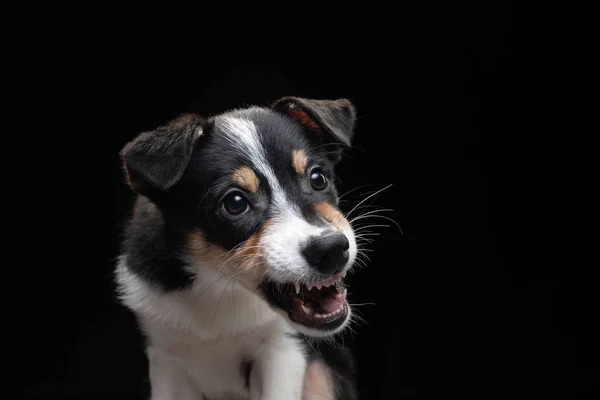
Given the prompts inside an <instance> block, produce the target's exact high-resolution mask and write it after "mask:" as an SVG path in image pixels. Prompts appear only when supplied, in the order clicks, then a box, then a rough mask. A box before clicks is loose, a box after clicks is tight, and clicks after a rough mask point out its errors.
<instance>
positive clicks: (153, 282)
mask: <svg viewBox="0 0 600 400" xmlns="http://www.w3.org/2000/svg"><path fill="white" fill-rule="evenodd" d="M355 118H356V113H355V110H354V107H353V105H352V104H351V103H350V102H349V101H348V100H346V99H340V100H335V101H331V100H311V99H302V98H296V97H286V98H282V99H280V100H278V101H276V102H275V103H274V104H272V105H271V106H270V107H250V108H247V109H238V110H233V111H230V112H227V113H224V114H221V115H218V116H215V117H212V118H209V119H203V118H201V117H200V116H197V115H185V116H182V117H180V118H178V119H176V120H174V121H172V122H170V123H169V124H167V125H166V126H162V127H159V128H158V129H156V130H155V131H152V132H145V133H142V134H140V135H139V136H137V137H136V138H135V139H134V140H133V141H131V142H130V143H128V144H127V145H125V147H124V148H123V150H122V151H121V156H122V159H123V164H124V170H125V175H126V178H127V182H128V184H129V185H130V186H131V188H132V189H133V190H134V191H135V192H136V193H137V195H138V196H137V200H136V203H135V206H134V210H133V216H132V217H131V219H130V220H129V222H128V225H127V227H126V229H125V233H124V240H123V248H122V254H121V256H120V258H119V262H118V265H117V268H116V278H117V282H118V286H119V292H120V298H121V299H122V302H123V303H124V304H125V305H126V306H127V307H129V308H130V309H131V310H133V312H134V313H135V314H136V316H137V319H138V321H139V324H140V327H141V329H142V331H143V332H144V334H145V336H146V340H147V357H148V360H149V369H150V371H149V374H150V383H151V396H152V399H153V400H163V399H164V400H166V399H169V400H188V399H204V400H234V399H235V400H238V399H240V400H241V399H250V400H259V399H260V400H301V399H304V400H334V399H344V400H348V399H350V400H352V399H355V398H356V396H357V395H356V390H355V385H354V381H353V376H354V375H353V374H354V372H353V370H354V368H353V361H352V357H351V356H350V355H349V354H348V352H347V351H346V350H344V349H343V348H341V347H340V346H339V345H337V344H335V343H334V342H332V341H331V340H325V341H323V340H318V341H317V343H313V341H314V339H312V340H310V339H311V338H329V339H331V338H332V337H334V336H335V335H336V334H338V333H339V332H342V330H343V329H344V328H345V327H346V326H347V325H348V323H349V321H350V319H351V316H352V309H351V307H350V305H349V304H348V302H347V301H346V294H347V291H346V288H345V286H344V283H343V281H342V279H343V278H344V276H345V275H346V273H347V272H348V271H349V269H350V268H351V267H352V265H353V263H354V262H355V259H356V256H357V242H356V238H355V234H354V232H353V229H352V227H351V226H350V224H349V222H348V221H347V220H346V218H345V217H344V215H343V214H342V213H341V212H340V211H339V210H338V208H337V207H336V205H337V202H338V197H337V196H338V195H337V192H336V188H335V186H334V179H335V175H334V166H335V164H336V163H337V162H338V161H339V159H340V155H341V151H342V150H343V149H344V147H346V146H349V145H350V143H351V139H352V136H353V131H354V124H355Z"/></svg>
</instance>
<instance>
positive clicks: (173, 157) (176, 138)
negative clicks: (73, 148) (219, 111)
mask: <svg viewBox="0 0 600 400" xmlns="http://www.w3.org/2000/svg"><path fill="white" fill-rule="evenodd" d="M322 108H324V106H323V105H321V106H320V108H319V109H322ZM313 112H316V111H313ZM320 113H321V114H323V112H320ZM228 115H231V116H234V117H235V116H237V117H244V118H247V119H250V120H252V121H253V122H254V124H255V125H256V126H257V128H258V129H259V131H260V132H261V137H262V143H261V144H262V146H263V148H264V150H265V152H266V156H267V159H268V162H269V163H270V164H271V165H272V167H273V170H274V171H275V173H276V175H277V178H278V180H279V182H280V183H281V185H282V186H283V189H284V190H285V191H286V192H287V194H288V198H289V199H294V201H295V203H296V204H297V205H298V207H299V208H300V209H301V210H302V212H303V214H304V217H305V218H306V219H307V220H308V221H309V222H311V223H319V221H320V220H319V218H317V215H316V212H315V210H314V208H313V207H312V204H313V203H315V202H320V201H323V202H329V203H331V204H336V203H337V192H336V189H335V186H334V185H333V181H334V165H335V162H334V161H332V160H331V158H330V157H329V154H330V153H329V152H328V148H327V146H321V141H319V140H318V139H315V138H313V137H311V136H310V135H309V134H307V132H306V128H305V127H304V126H303V125H301V124H299V123H298V122H297V121H295V120H294V119H293V118H291V117H290V116H288V115H285V114H282V113H279V112H273V111H269V110H268V109H264V108H251V109H247V110H239V111H234V112H231V113H229V114H228ZM321 118H325V117H323V116H321ZM328 118H329V119H332V117H328ZM342 128H344V129H346V127H345V126H342V125H339V124H338V125H336V127H335V128H334V127H333V126H332V125H330V126H329V127H328V128H327V129H332V130H334V131H339V130H341V129H342ZM200 132H201V134H200ZM346 136H347V137H348V138H349V137H350V136H351V134H346ZM295 149H302V150H304V151H306V152H307V154H308V155H309V159H310V160H311V161H310V164H311V165H314V166H319V168H321V169H322V170H323V172H324V173H325V175H326V176H327V178H328V180H329V181H330V184H329V186H328V187H327V189H326V190H323V191H321V192H314V191H313V190H311V189H310V183H309V182H308V180H304V181H300V182H298V178H297V173H296V172H295V171H294V168H293V166H292V163H291V162H290V157H291V154H292V151H293V150H295ZM121 154H122V157H123V160H124V164H125V168H126V171H127V174H128V177H129V183H130V185H131V187H132V188H133V189H134V190H135V191H137V192H138V193H139V194H140V196H141V200H140V201H138V204H137V206H136V208H135V211H134V215H133V218H132V220H131V221H130V223H129V225H128V228H127V230H126V240H125V241H124V249H123V250H124V253H125V254H127V257H128V260H127V261H128V264H129V265H130V266H131V268H132V270H134V271H135V272H136V273H138V274H139V275H140V276H142V277H143V278H144V279H147V280H149V281H150V282H152V283H153V284H155V285H156V286H159V287H161V288H162V289H164V290H177V289H183V288H186V287H188V286H189V284H190V283H191V281H192V279H193V276H191V275H190V274H189V272H187V271H185V269H184V264H183V261H182V260H181V255H182V253H183V252H185V246H186V243H185V237H186V235H187V234H188V233H189V232H191V231H192V230H194V229H199V230H200V231H202V232H203V233H204V234H205V235H206V239H207V240H208V242H210V243H214V244H217V245H219V246H220V247H221V248H223V249H225V250H230V249H232V248H233V247H234V246H236V245H238V244H239V243H241V242H242V241H244V240H246V239H248V238H249V237H250V236H251V235H252V234H254V233H256V232H257V231H258V230H259V229H260V228H261V227H262V226H263V225H264V223H265V222H266V221H267V220H268V219H269V218H271V217H272V215H271V210H270V203H269V199H270V196H271V188H269V186H268V185H267V184H266V181H265V180H264V179H263V180H261V186H260V189H259V191H258V192H257V193H247V196H248V197H250V199H249V200H250V201H251V202H252V203H253V205H254V208H255V209H256V210H258V211H260V212H254V213H252V214H251V215H248V216H246V217H244V218H231V216H229V215H227V214H226V213H224V212H223V210H222V208H221V201H222V199H223V197H224V196H225V195H226V194H227V193H228V191H229V190H230V188H231V187H232V185H233V182H232V181H231V179H230V178H231V175H232V173H233V171H235V170H236V169H237V168H239V167H240V166H242V165H250V161H249V160H247V159H246V158H245V156H244V155H243V154H240V152H239V151H238V150H237V149H236V148H235V147H233V146H232V145H231V144H230V143H228V142H227V141H226V140H225V139H224V135H223V132H222V131H221V128H220V127H219V124H218V123H215V119H209V120H208V121H204V120H202V119H201V118H200V117H198V116H186V117H184V118H182V119H179V120H176V121H174V122H173V123H171V124H168V125H167V126H164V127H160V128H158V129H157V130H156V131H154V132H148V133H143V134H141V135H140V136H138V137H137V138H136V139H134V140H133V141H132V142H130V143H128V144H127V145H126V146H125V148H124V149H123V151H122V153H121ZM260 178H261V177H260V175H259V179H260ZM144 197H147V198H148V199H150V201H151V203H152V204H153V205H152V204H150V203H149V202H148V201H147V200H144Z"/></svg>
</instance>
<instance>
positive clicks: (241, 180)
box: [231, 167, 258, 192]
mask: <svg viewBox="0 0 600 400" xmlns="http://www.w3.org/2000/svg"><path fill="white" fill-rule="evenodd" d="M231 179H232V180H233V181H234V182H235V183H237V184H238V185H240V186H241V187H242V188H244V189H246V190H248V191H250V192H256V191H257V190H258V177H257V176H256V174H255V173H254V171H252V169H251V168H249V167H241V168H238V169H236V170H235V171H234V172H233V175H232V177H231Z"/></svg>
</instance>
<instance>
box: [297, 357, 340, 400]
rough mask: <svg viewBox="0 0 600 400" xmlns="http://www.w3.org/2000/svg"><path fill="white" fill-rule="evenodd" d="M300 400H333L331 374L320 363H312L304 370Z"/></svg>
mask: <svg viewBox="0 0 600 400" xmlns="http://www.w3.org/2000/svg"><path fill="white" fill-rule="evenodd" d="M302 400H335V395H334V391H333V383H332V379H331V373H330V371H329V369H328V368H327V367H326V366H324V365H323V364H322V363H321V361H313V362H311V363H310V364H309V365H308V367H307V368H306V374H304V393H303V395H302Z"/></svg>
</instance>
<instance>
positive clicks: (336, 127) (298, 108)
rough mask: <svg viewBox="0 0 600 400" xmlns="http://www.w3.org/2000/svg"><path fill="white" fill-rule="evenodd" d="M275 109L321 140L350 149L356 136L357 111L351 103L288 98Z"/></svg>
mask: <svg viewBox="0 0 600 400" xmlns="http://www.w3.org/2000/svg"><path fill="white" fill-rule="evenodd" d="M273 109H274V110H276V111H279V112H282V113H284V114H287V115H289V116H290V117H292V118H294V119H295V120H296V121H297V122H298V123H300V124H301V125H302V126H304V127H305V128H306V129H308V130H309V131H311V132H314V134H316V135H317V137H319V138H320V139H321V140H325V141H332V140H333V141H334V142H337V143H340V144H343V145H346V146H350V143H351V142H352V137H353V136H354V123H355V121H356V111H355V110H354V106H353V105H352V103H351V102H350V101H349V100H348V99H338V100H312V99H303V98H299V97H284V98H281V99H279V100H277V101H276V102H275V103H274V104H273Z"/></svg>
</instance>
